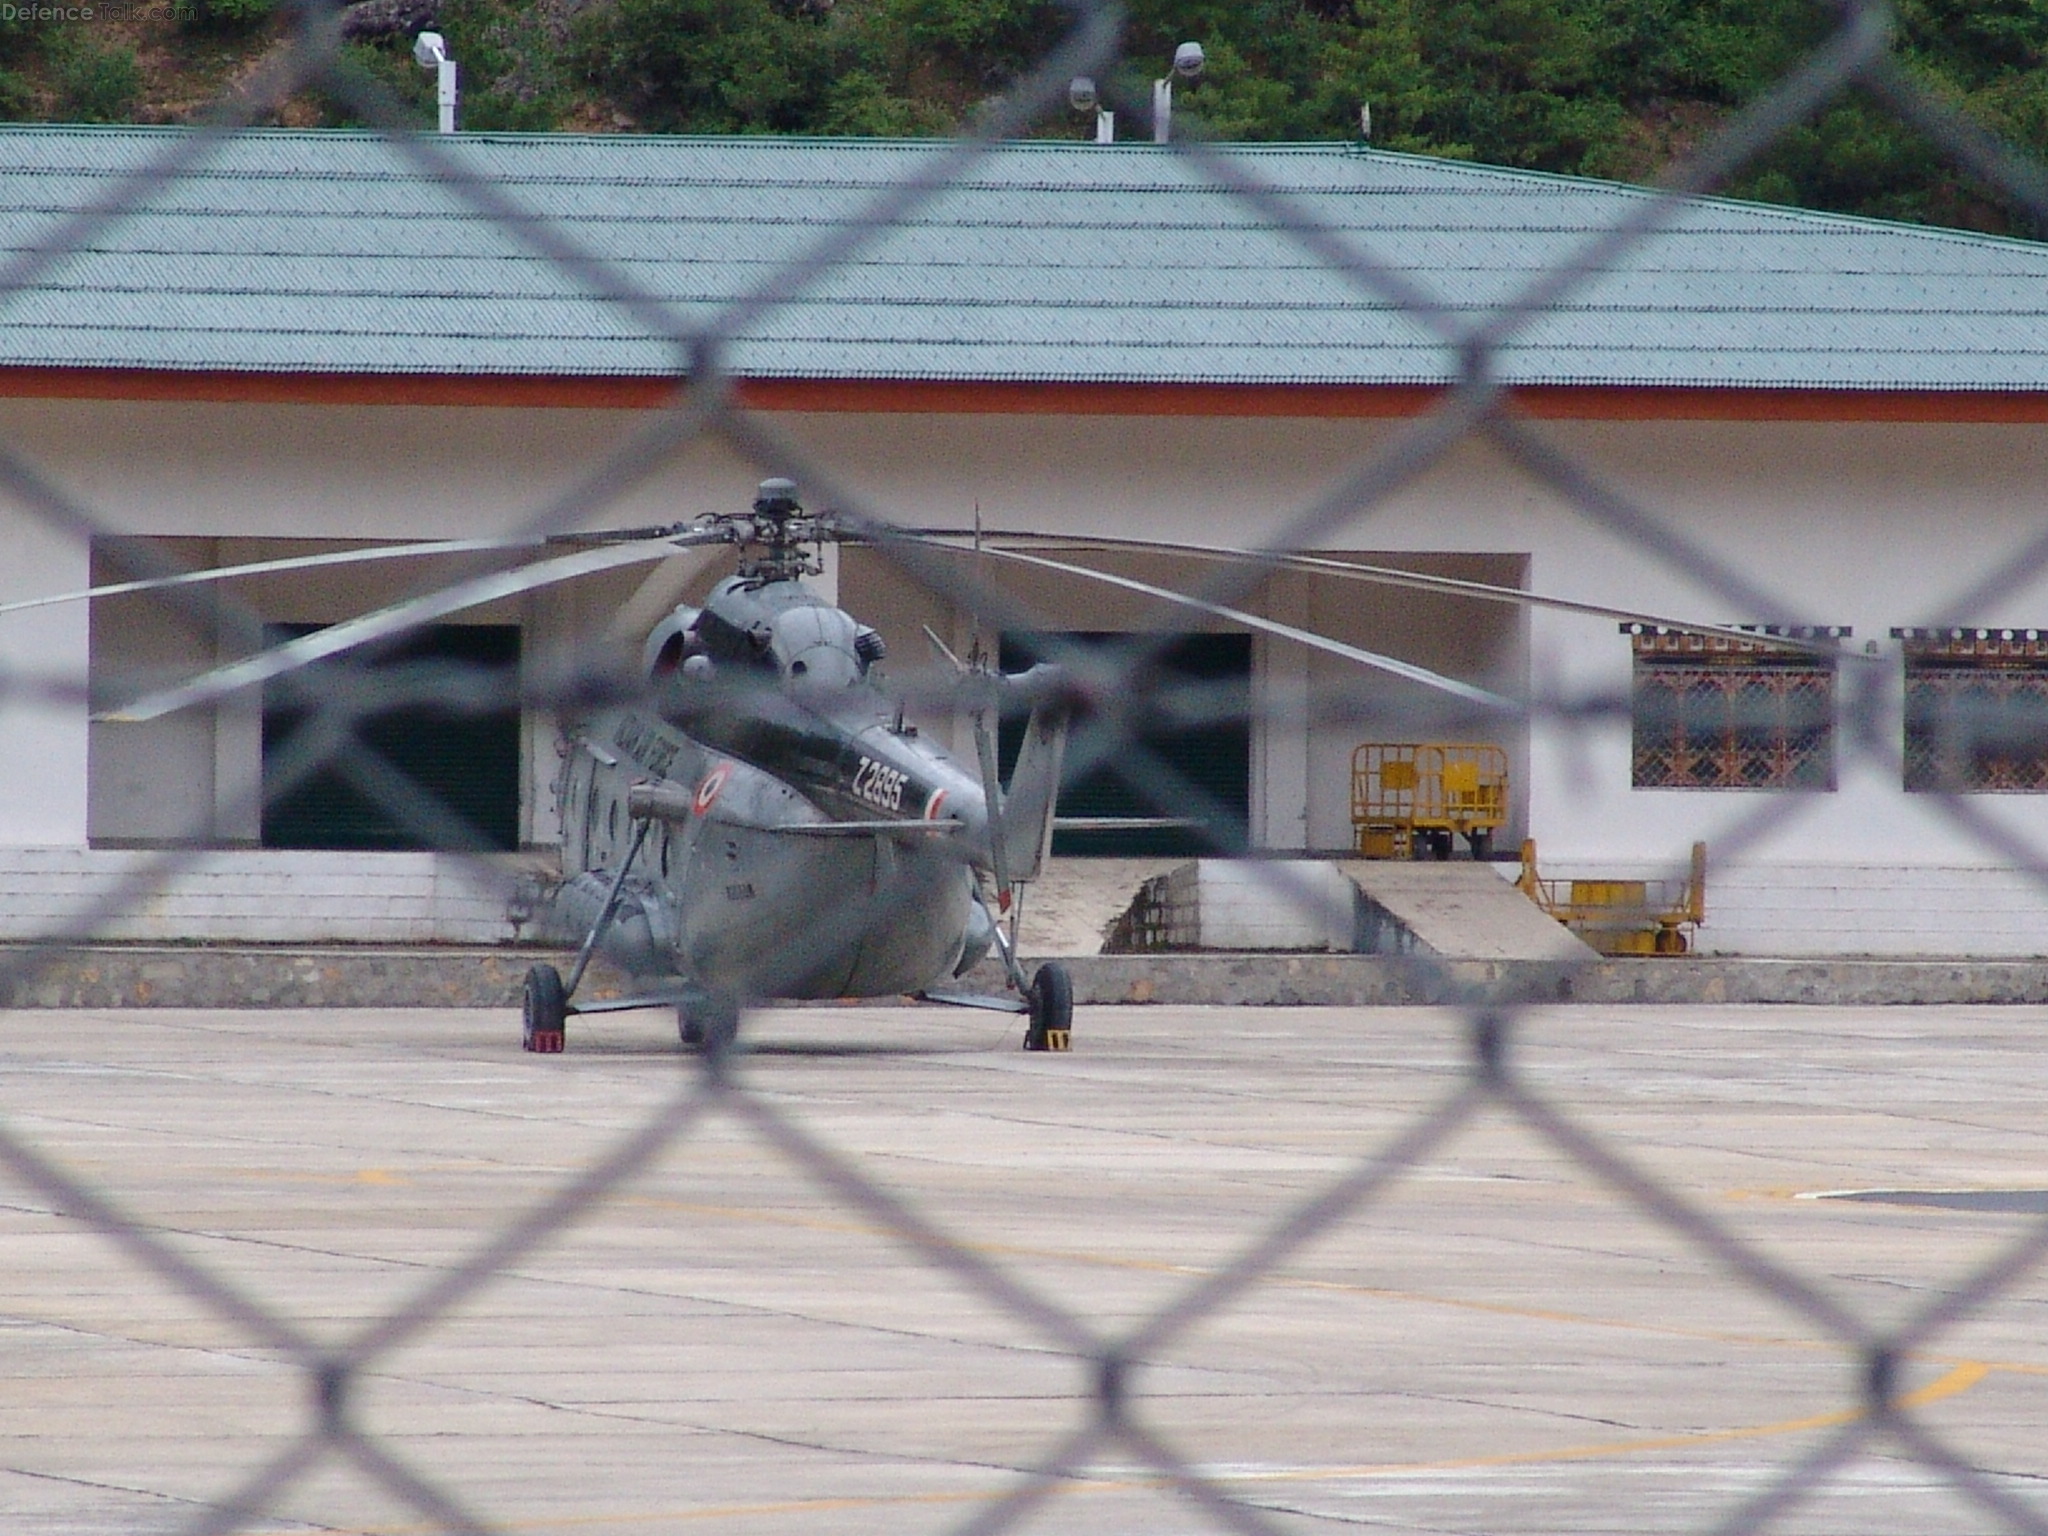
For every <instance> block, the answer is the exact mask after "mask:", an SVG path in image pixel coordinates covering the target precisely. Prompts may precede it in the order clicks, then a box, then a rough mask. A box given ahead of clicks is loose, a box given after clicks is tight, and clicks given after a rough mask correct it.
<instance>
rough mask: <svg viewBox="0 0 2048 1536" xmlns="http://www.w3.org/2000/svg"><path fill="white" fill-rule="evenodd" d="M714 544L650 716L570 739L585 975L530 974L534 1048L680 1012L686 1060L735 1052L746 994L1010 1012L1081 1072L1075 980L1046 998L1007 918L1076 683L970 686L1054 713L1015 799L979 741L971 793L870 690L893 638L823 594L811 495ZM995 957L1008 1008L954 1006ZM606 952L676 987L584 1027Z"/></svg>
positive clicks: (566, 897) (566, 801)
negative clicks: (713, 559)
mask: <svg viewBox="0 0 2048 1536" xmlns="http://www.w3.org/2000/svg"><path fill="white" fill-rule="evenodd" d="M720 529H721V531H722V532H723V533H724V535H725V536H726V537H729V538H731V539H732V540H733V541H735V542H736V543H738V544H739V545H740V547H741V551H742V558H741V560H740V562H739V568H738V570H737V572H736V573H735V574H734V575H732V576H729V577H727V578H725V579H724V580H722V581H720V582H719V583H718V584H717V585H716V586H715V587H714V588H713V589H712V591H711V594H710V596H709V597H708V598H707V600H706V601H705V603H704V604H703V606H702V607H701V608H700V607H691V606H688V605H684V606H681V607H678V608H676V609H675V610H673V611H672V612H671V613H670V614H669V615H668V616H667V617H666V618H665V619H664V620H663V621H662V622H661V623H660V624H658V625H657V626H656V627H655V629H654V631H653V633H652V634H651V635H649V637H648V639H647V641H646V644H645V647H644V651H643V665H644V672H645V676H646V682H647V685H648V689H649V696H648V699H647V701H646V702H645V703H644V704H640V705H632V706H628V707H624V708H618V709H611V710H607V711H604V712H601V713H599V714H597V715H595V716H594V717H592V718H589V719H587V720H583V721H579V722H576V723H575V724H574V725H573V726H572V727H571V728H570V730H569V731H568V733H567V734H566V736H565V739H564V744H563V745H564V758H563V763H562V768H561V771H560V773H559V774H558V775H557V777H556V780H555V786H554V788H555V794H556V801H557V808H558V810H559V812H560V815H561V821H562V827H563V874H564V877H565V878H564V881H563V884H562V885H561V887H560V889H559V891H558V893H557V895H556V897H555V904H554V917H555V920H556V925H557V927H558V928H560V929H563V930H566V931H569V932H580V933H581V934H582V935H583V939H582V943H581V945H580V947H579V949H578V952H577V956H576V960H575V963H574V964H573V965H572V967H571V969H570V972H569V975H568V976H567V977H566V978H564V977H563V976H562V975H561V974H560V972H558V971H557V970H556V969H555V967H553V966H551V965H546V964H541V965H536V966H534V967H533V968H532V969H531V970H530V971H529V972H528V973H527V976H526V982H525V987H524V993H523V1009H522V1012H523V1023H524V1028H523V1043H524V1045H525V1048H526V1049H527V1050H529V1051H536V1052H544V1053H545V1052H554V1051H559V1050H561V1049H562V1048H563V1042H564V1037H565V1025H566V1020H567V1018H568V1017H569V1016H570V1015H572V1014H577V1013H596V1012H604V1011H612V1010H624V1009H631V1008H644V1007H648V1006H651V1005H659V1004H668V1003H673V1004H674V1005H675V1006H676V1008H677V1012H678V1021H679V1025H680V1033H681V1036H682V1039H683V1041H684V1043H685V1044H687V1045H692V1046H699V1047H703V1048H705V1049H709V1050H718V1049H722V1048H723V1047H724V1046H725V1045H726V1044H728V1043H729V1042H730V1040H731V1037H732V1033H733V1031H734V1030H735V1029H736V1028H737V1022H738V1015H737V1007H736V1003H737V1000H738V999H740V998H743V997H773V998H785V999H816V998H870V997H885V996H898V995H902V994H906V993H908V994H916V995H921V996H926V997H930V998H933V999H934V1000H937V1001H959V1002H963V1003H966V1004H968V1005H970V1006H983V1007H996V1008H1012V1009H1015V1010H1016V1011H1020V1012H1023V1013H1025V1014H1026V1015H1027V1016H1028V1019H1029V1023H1028V1025H1027V1027H1026V1029H1025V1032H1024V1047H1025V1049H1027V1050H1034V1051H1064V1050H1066V1049H1068V1048H1069V1044H1070V1041H1071V1030H1072V1018H1073V987H1072V982H1071V979H1070V978H1069V976H1068V974H1067V971H1066V968H1065V967H1064V966H1062V965H1061V964H1060V963H1059V962H1057V961H1047V962H1046V963H1044V964H1042V965H1040V966H1039V967H1038V969H1037V971H1036V972H1035V973H1034V974H1033V975H1032V976H1030V977H1028V978H1027V977H1026V976H1025V975H1024V973H1023V970H1022V967H1021V966H1020V964H1019V962H1018V960H1017V956H1016V951H1015V945H1014V942H1013V936H1012V935H1009V934H1005V932H1004V931H1003V928H1002V925H1001V924H1000V922H999V921H998V919H997V915H996V912H997V910H998V909H1001V910H1009V909H1011V908H1012V907H1013V905H1014V902H1015V899H1016V898H1015V890H1016V887H1018V886H1020V885H1022V884H1025V883H1027V882H1029V881H1031V880H1033V879H1035V878H1036V877H1037V875H1038V873H1039V871H1040V869H1041V868H1042V866H1043V864H1044V861H1045V858H1046V856H1047V853H1048V850H1049V849H1050V846H1051V841H1052V832H1053V809H1054V805H1055V801H1056V798H1057V793H1058V788H1059V777H1060V765H1061V760H1062V757H1063V754H1064V750H1065V744H1066V738H1067V730H1068V725H1069V722H1070V719H1071V707H1070V703H1069V701H1068V700H1067V698H1066V697H1065V696H1064V695H1063V693H1062V690H1061V683H1062V677H1061V673H1060V671H1059V669H1058V668H1056V667H1053V666H1050V665H1046V664H1041V665H1039V666H1037V667H1034V668H1032V669H1030V671H1028V672H1026V673H1023V674H1019V675H1015V676H1004V675H1002V674H1000V673H996V672H993V671H991V670H989V669H988V668H987V667H986V666H985V664H981V663H979V662H977V663H976V665H975V666H974V667H973V668H971V669H969V670H970V671H971V672H972V673H973V674H975V675H976V676H978V678H979V679H980V680H981V681H982V682H983V683H985V684H986V685H988V689H987V691H988V693H989V695H990V696H991V697H992V698H995V697H1002V696H1014V697H1018V698H1024V699H1029V700H1034V701H1035V703H1034V704H1033V707H1032V708H1031V713H1030V717H1029V720H1028V721H1027V724H1026V727H1025V732H1024V744H1023V749H1022V752H1021V753H1020V755H1019V757H1018V760H1017V763H1016V765H1015V767H1014V769H1013V770H1012V773H1011V777H1010V782H1009V784H1008V785H1007V786H1002V785H1000V784H999V783H998V782H997V780H996V776H995V772H994V762H993V756H992V754H991V752H990V751H989V748H988V736H987V731H986V727H985V724H978V726H977V735H978V739H979V744H980V746H981V749H982V750H981V751H980V753H979V756H980V758H981V762H980V763H979V764H978V765H977V767H976V768H975V769H974V770H972V771H970V770H969V768H967V767H966V766H964V765H963V764H961V763H960V762H959V761H957V760H956V759H955V758H954V756H953V755H952V754H951V753H950V752H949V751H947V750H946V749H945V748H944V747H941V746H939V745H937V744H936V743H935V742H933V741H931V740H930V739H928V738H926V737H924V736H922V735H920V733H919V731H918V729H917V727H915V726H914V725H909V724H907V723H905V721H904V718H903V712H902V708H901V706H900V705H899V704H896V703H894V702H892V701H891V699H890V698H889V697H888V696H887V695H886V694H884V693H883V692H882V690H881V689H880V688H879V687H878V686H877V683H876V680H875V678H874V676H873V673H872V669H873V668H874V666H875V664H876V663H878V662H879V661H881V660H882V659H883V657H884V656H885V655H886V654H887V647H886V645H885V644H884V642H883V640H882V637H881V636H880V635H879V634H878V633H877V632H876V631H875V630H873V629H871V628H868V627H867V626H865V625H862V624H860V623H859V622H858V621H857V620H855V619H854V618H853V617H852V616H851V615H850V614H847V613H845V612H844V611H842V610H841V609H839V608H837V607H835V606H833V605H832V604H831V603H829V602H828V601H826V600H825V599H824V598H823V597H822V596H820V595H819V594H818V593H816V592H815V591H813V590H811V589H810V588H808V587H806V586H805V585H804V583H803V579H802V578H803V577H804V576H805V575H814V574H817V573H818V569H819V568H818V565H817V563H816V561H815V559H814V557H813V556H812V555H811V553H810V548H811V546H812V545H813V544H814V543H815V542H816V541H817V540H818V539H819V538H820V537H821V536H822V535H824V534H825V533H826V530H824V529H822V528H820V527H819V526H818V525H817V524H816V523H815V522H813V521H811V520H808V519H805V518H804V516H803V512H802V507H801V506H800V504H799V503H798V501H797V498H796V487H795V485H794V484H793V483H791V482H790V481H787V480H779V479H776V480H768V481H764V482H763V483H762V485H761V488H760V492H759V494H758V495H757V497H756V498H755V501H754V504H753V513H752V517H751V518H748V519H743V520H732V519H728V520H726V521H725V522H723V523H722V524H721V525H720ZM992 947H993V948H996V949H998V950H999V951H1000V954H1001V956H1002V960H1003V967H1004V972H1005V975H1006V977H1007V979H1008V981H1009V984H1010V986H1011V988H1012V989H1013V991H1014V992H1015V994H1016V996H1015V998H1014V999H1003V998H985V997H978V996H974V995H971V994H955V993H952V992H949V991H947V990H946V989H945V986H944V984H945V983H948V982H951V981H954V980H957V979H959V978H961V977H963V976H965V974H966V973H967V972H968V971H969V970H970V969H971V968H972V967H973V966H974V965H975V964H976V963H978V962H979V961H980V960H981V959H982V958H983V957H984V956H985V955H987V953H988V952H989V950H990V949H991V948H992ZM596 953H603V954H605V955H607V957H608V958H610V959H611V960H612V961H613V962H614V963H615V964H617V965H619V966H620V967H621V968H623V969H624V970H626V971H627V972H628V973H629V974H631V975H633V976H636V977H650V976H651V977H659V978H661V979H662V983H663V984H662V985H661V986H658V987H657V988H656V989H655V990H653V991H652V992H648V993H642V994H635V995H633V996H629V997H623V998H616V999H607V1000H603V1001H596V1002H589V1003H581V1004H579V1003H577V1002H576V1001H574V997H575V993H576V991H577V989H578V985H579V983H580V982H581V981H582V979H583V977H584V975H585V973H586V969H587V967H588V964H589V961H590V959H591V957H592V956H593V955H594V954H596Z"/></svg>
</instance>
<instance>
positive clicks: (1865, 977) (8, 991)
mask: <svg viewBox="0 0 2048 1536" xmlns="http://www.w3.org/2000/svg"><path fill="white" fill-rule="evenodd" d="M539 960H551V961H553V962H554V963H555V964H556V965H559V966H564V967H566V965H567V963H568V957H567V956H566V955H564V954H563V953H562V952H560V951H557V950H537V949H535V950H529V949H514V948H461V947H453V946H450V947H440V948H414V949H380V948H370V947H326V948H312V947H305V948H300V947H287V946H256V945H249V946H238V947H219V946H207V947H200V946H179V947H171V946H154V945H141V944H136V945H102V946H96V947H90V948H77V949H57V950H49V951H44V952H41V953H37V952H34V951H31V950H29V949H27V948H25V947H23V946H18V945H13V946H0V1007H9V1008H420V1007H438V1008H506V1009H512V1008H516V1007H518V1004H519V987H520V981H521V979H522V978H523V977H524V976H525V974H526V969H527V967H528V966H529V965H532V964H533V963H535V962H536V961H539ZM1062 963H1063V964H1065V965H1066V966H1067V968H1068V970H1069V971H1070V972H1071V973H1072V975H1073V980H1074V1000H1075V1001H1076V1002H1078V1003H1083V1004H1089V1003H1094V1004H1104V1003H1164V1004H1182V1005H1194V1004H1227V1005H1241V1006H1242V1005H1250V1006H1257V1005H1304V1004H1305V1005H1310V1006H1341V1005H1356V1004H1379V1005H1388V1004H1426V1003H1445V1002H1459V1001H1498V1002H1508V1001H1527V1002H1548V1003H1559V1002H1565V1003H1573V1002H1576V1003H1603V1004H1613V1003H1664V1004H1685V1003H1817V1004H1831V1005H1851V1006H1882V1005H1886V1004H1943V1003H2048V959H2037V960H1940V959H1928V960H1757V959H1734V958H1725V957H1719V956H1682V957H1680V956H1674V957H1666V958H1659V959H1623V960H1617V959H1600V960H1594V961H1590V962H1586V963H1581V964H1558V963H1546V962H1533V961H1505V960H1490V961H1438V962H1434V963H1432V962H1429V961H1424V960H1416V959H1406V958H1388V957H1381V956H1374V955H1345V954H1199V955H1197V954H1151V955H1080V956H1074V957H1072V958H1068V959H1064V960H1063V962H1062ZM587 985H588V986H589V987H590V989H591V995H593V996H596V997H603V996H614V997H616V996H619V995H621V988H622V986H623V981H622V978H620V977H618V976H616V975H613V974H610V973H608V972H606V971H604V970H603V969H602V968H600V969H596V970H593V972H592V976H591V980H590V982H589V983H587ZM966 985H967V986H969V987H973V988H980V989H982V990H985V991H989V992H998V991H1001V990H1002V975H1001V972H1000V971H999V970H998V969H997V968H996V967H994V966H992V965H987V964H984V965H983V966H981V967H980V968H979V969H977V970H976V971H975V972H973V973H972V974H971V975H970V976H969V978H968V980H967V983H966Z"/></svg>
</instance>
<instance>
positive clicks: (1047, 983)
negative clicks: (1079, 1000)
mask: <svg viewBox="0 0 2048 1536" xmlns="http://www.w3.org/2000/svg"><path fill="white" fill-rule="evenodd" d="M1024 1001H1025V1002H1026V1003H1028V1004H1029V1005H1030V1007H1031V1022H1030V1024H1029V1025H1027V1026H1026V1027H1025V1030H1024V1049H1025V1050H1027V1051H1064V1050H1067V1049H1069V1048H1070V1047H1071V1045H1072V1041H1073V1028H1074V983H1073V979H1072V978H1071V977H1069V976H1068V975H1067V968H1066V967H1065V966H1064V965H1061V964H1060V963H1059V962H1058V961H1057V960H1048V961H1047V962H1046V963H1045V964H1044V965H1041V966H1040V967H1039V968H1038V974H1037V975H1035V976H1033V977H1032V978H1031V990H1030V991H1028V992H1026V993H1025V994H1024Z"/></svg>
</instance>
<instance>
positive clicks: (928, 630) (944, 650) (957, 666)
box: [918, 624, 968, 674]
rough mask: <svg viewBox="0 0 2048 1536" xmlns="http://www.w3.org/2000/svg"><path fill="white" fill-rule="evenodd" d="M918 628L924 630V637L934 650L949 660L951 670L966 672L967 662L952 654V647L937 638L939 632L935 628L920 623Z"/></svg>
mask: <svg viewBox="0 0 2048 1536" xmlns="http://www.w3.org/2000/svg"><path fill="white" fill-rule="evenodd" d="M918 628H919V629H922V630H923V631H924V637H925V639H927V640H929V641H931V643H932V648H933V649H934V650H936V651H937V652H938V653H939V654H940V655H941V656H943V657H945V658H946V660H948V661H950V662H951V663H952V664H953V670H954V671H955V672H959V673H962V674H965V673H966V672H967V670H968V667H967V663H966V662H964V661H962V660H961V659H960V658H959V657H958V656H955V655H954V654H953V648H952V647H951V646H950V645H948V644H946V642H945V641H943V640H941V639H940V638H939V632H938V631H937V630H935V629H933V628H932V627H931V625H929V624H920V625H919V626H918Z"/></svg>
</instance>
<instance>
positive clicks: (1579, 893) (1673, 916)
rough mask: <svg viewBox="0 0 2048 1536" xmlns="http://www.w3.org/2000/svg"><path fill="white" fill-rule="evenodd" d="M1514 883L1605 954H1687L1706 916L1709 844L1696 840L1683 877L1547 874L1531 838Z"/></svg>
mask: <svg viewBox="0 0 2048 1536" xmlns="http://www.w3.org/2000/svg"><path fill="white" fill-rule="evenodd" d="M1515 884H1516V885H1518V886H1520V887H1521V888H1522V890H1523V891H1524V892H1526V893H1527V894H1528V897H1529V899H1530V900H1531V901H1533V902H1535V903H1536V905H1537V906H1539V907H1541V908H1542V909H1543V910H1544V911H1546V912H1548V913H1549V914H1550V915H1551V916H1552V917H1554V918H1556V919H1557V920H1558V921H1559V922H1560V923H1563V924H1564V925H1565V927H1567V928H1569V929H1571V931H1572V932H1573V933H1576V934H1577V935H1578V936H1579V937H1580V938H1582V939H1584V940H1585V941H1586V942H1587V943H1588V944H1590V945H1592V946H1593V948H1595V949H1597V950H1599V951H1600V953H1601V954H1603V955H1682V954H1684V953H1685V952H1686V951H1687V950H1688V949H1690V948H1691V947H1692V944H1691V941H1690V938H1689V937H1688V935H1689V934H1690V933H1691V931H1692V930H1693V929H1696V928H1698V927H1699V925H1700V924H1701V923H1704V922H1705V921H1706V920H1707V845H1706V844H1705V843H1694V844H1693V845H1692V871H1691V873H1690V874H1689V875H1687V877H1686V878H1685V879H1683V880H1546V879H1544V878H1543V877H1542V876H1541V875H1539V874H1537V872H1536V844H1535V843H1534V842H1526V843H1523V844H1522V877H1521V878H1520V879H1519V880H1517V881H1516V882H1515Z"/></svg>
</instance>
